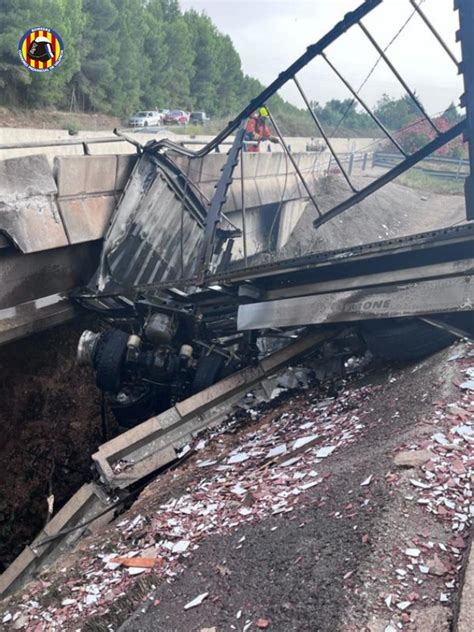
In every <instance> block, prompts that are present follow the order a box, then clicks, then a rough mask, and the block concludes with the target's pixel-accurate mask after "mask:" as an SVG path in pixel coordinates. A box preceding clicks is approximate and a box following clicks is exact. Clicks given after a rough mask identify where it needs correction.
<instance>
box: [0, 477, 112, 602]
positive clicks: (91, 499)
mask: <svg viewBox="0 0 474 632" xmlns="http://www.w3.org/2000/svg"><path fill="white" fill-rule="evenodd" d="M111 505H112V502H111V500H110V498H108V497H107V495H106V494H105V493H104V491H103V490H102V489H101V488H100V487H99V486H98V485H95V484H94V483H89V484H87V485H83V486H82V487H81V488H80V489H79V491H77V492H76V493H75V494H74V496H73V497H72V498H71V499H70V500H69V501H68V502H67V503H66V504H65V505H64V507H63V508H62V509H61V510H60V511H59V512H58V513H57V514H56V515H55V516H54V517H53V518H52V520H51V521H50V522H48V524H47V525H46V526H45V528H44V529H43V530H42V531H41V532H40V533H39V534H38V536H37V537H36V538H35V540H34V541H33V542H32V544H31V545H30V546H27V547H25V549H24V550H23V552H22V553H21V554H20V555H19V556H18V557H17V558H16V559H15V561H14V562H13V563H12V564H10V566H9V567H8V568H7V570H6V571H5V572H4V573H3V574H2V575H1V576H0V596H1V597H2V598H3V597H7V596H8V595H10V594H11V593H12V592H14V591H15V590H18V589H19V588H21V587H22V586H24V584H26V582H28V581H30V580H31V579H33V578H34V577H35V575H37V574H38V573H39V572H40V571H41V570H42V569H44V568H45V566H47V565H48V564H51V563H52V562H54V561H55V560H56V559H57V558H58V557H59V555H61V553H62V552H63V551H65V550H66V549H67V548H69V547H71V546H72V544H73V543H74V542H76V540H78V539H79V538H80V537H81V535H82V534H83V533H84V532H85V531H86V530H89V531H93V530H94V529H96V528H98V527H99V526H100V525H101V524H106V523H107V522H108V521H109V520H110V519H111V517H112V516H111V515H110V512H109V513H105V515H103V516H101V518H98V519H97V520H94V522H92V523H91V524H89V525H87V526H85V527H82V528H79V529H75V530H73V531H70V532H67V530H68V529H71V528H73V527H76V526H78V525H80V524H82V523H83V522H86V521H87V520H88V519H90V518H91V517H93V516H95V515H97V514H98V513H99V512H107V509H108V508H109V507H110V506H111ZM63 530H65V531H66V533H65V534H64V535H62V536H61V537H59V538H58V539H54V540H48V538H50V537H51V536H55V535H57V534H59V533H60V532H62V531H63ZM44 540H47V542H46V543H45V544H41V542H42V541H44Z"/></svg>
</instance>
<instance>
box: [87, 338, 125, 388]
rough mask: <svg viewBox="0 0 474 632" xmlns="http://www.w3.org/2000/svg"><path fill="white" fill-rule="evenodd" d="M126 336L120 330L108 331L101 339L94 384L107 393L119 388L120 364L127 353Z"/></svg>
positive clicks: (96, 358)
mask: <svg viewBox="0 0 474 632" xmlns="http://www.w3.org/2000/svg"><path fill="white" fill-rule="evenodd" d="M127 340H128V334H126V333H125V332H123V331H121V330H120V329H109V330H107V331H106V332H105V333H104V334H103V335H102V337H101V340H100V342H99V345H98V348H97V352H96V357H95V368H96V384H97V386H98V387H99V388H100V389H101V390H103V391H107V392H108V393H116V392H117V391H118V390H119V388H120V382H121V376H122V364H123V359H124V357H125V353H126V352H127Z"/></svg>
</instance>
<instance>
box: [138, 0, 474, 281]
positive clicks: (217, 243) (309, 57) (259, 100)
mask: <svg viewBox="0 0 474 632" xmlns="http://www.w3.org/2000/svg"><path fill="white" fill-rule="evenodd" d="M384 1H385V0H365V2H363V3H362V4H361V5H360V6H359V7H358V8H356V9H355V10H354V11H352V12H350V13H348V14H346V15H345V17H344V18H343V19H342V20H341V21H340V22H339V23H338V24H336V26H334V28H333V29H331V30H330V31H329V32H328V33H327V34H326V35H325V36H324V37H322V38H321V39H320V40H319V41H318V42H316V43H315V44H313V45H311V46H309V47H308V49H307V50H306V52H305V53H304V54H303V55H301V56H300V57H299V58H298V59H297V60H296V61H295V62H294V63H293V64H291V65H290V66H289V67H288V68H287V69H286V70H284V71H283V72H281V73H280V74H279V75H278V77H277V78H276V79H275V80H274V81H273V83H271V84H270V85H269V86H268V87H267V88H265V89H264V90H262V92H261V93H260V94H259V95H258V96H256V97H255V98H254V99H252V100H251V101H250V103H248V105H247V106H246V107H245V108H244V109H243V110H242V111H241V112H240V114H238V116H236V117H235V118H234V119H233V120H232V121H230V122H229V124H228V125H227V126H226V127H225V128H224V129H223V130H222V131H221V132H220V133H219V134H218V135H217V136H216V137H215V138H213V139H212V140H211V141H210V142H209V143H207V144H206V145H205V146H204V147H202V148H201V149H199V150H197V151H193V150H192V149H190V148H188V147H185V146H183V145H181V144H179V143H176V142H173V141H171V140H169V139H163V140H157V141H151V142H150V143H148V144H147V145H146V146H145V152H150V153H154V154H155V155H156V157H157V158H159V156H160V154H164V153H168V152H170V154H175V155H176V156H181V157H187V158H188V159H189V160H190V161H191V160H195V159H199V158H203V157H204V156H207V155H208V154H209V153H210V152H212V151H214V150H217V149H218V148H219V145H221V144H224V143H226V142H227V143H228V142H229V140H231V139H230V138H229V137H230V136H231V134H235V137H234V139H233V141H232V145H231V148H230V150H229V152H228V154H227V159H226V161H225V163H224V166H223V168H222V173H221V175H220V177H219V179H218V181H217V184H216V186H215V191H214V193H213V195H212V196H211V197H210V199H208V202H206V204H207V208H206V219H205V225H204V228H203V230H204V236H203V239H202V240H201V242H200V245H199V253H198V254H197V265H196V268H195V272H194V274H193V278H192V279H181V280H179V282H178V283H177V285H182V286H184V285H186V283H187V284H188V285H190V284H193V285H204V284H205V282H206V278H207V277H208V276H209V275H210V274H212V273H213V272H214V271H215V269H216V266H217V263H216V261H217V259H218V257H217V254H218V253H222V252H223V250H222V249H223V243H222V232H223V231H219V230H218V225H219V222H220V221H221V220H222V218H223V210H224V206H225V203H226V200H227V194H228V190H229V187H230V185H231V183H232V180H233V175H234V171H235V168H236V166H237V165H238V164H239V163H240V164H241V175H242V174H243V172H244V166H243V164H242V162H243V157H244V153H243V151H244V142H245V138H244V137H245V126H246V122H247V120H248V117H249V116H250V115H251V114H252V112H254V111H255V110H256V109H258V108H259V107H262V106H265V107H266V108H267V110H268V111H269V116H270V120H271V123H272V125H273V128H274V130H275V133H276V136H277V137H278V139H279V142H280V147H281V150H282V151H283V152H284V154H285V159H286V160H287V164H288V165H289V164H290V163H291V165H292V167H293V169H294V174H295V177H297V179H298V181H299V182H300V183H301V186H302V190H303V191H304V196H305V197H307V199H308V201H310V202H311V203H312V204H313V206H314V208H315V209H316V212H317V217H316V219H315V220H314V227H315V228H318V227H320V226H322V225H323V224H325V223H326V222H328V221H330V220H331V219H333V218H335V217H337V216H338V215H340V214H341V213H343V212H345V211H347V210H348V209H349V208H351V207H352V206H354V205H355V204H357V203H359V202H361V201H362V200H364V199H365V198H366V197H367V196H369V195H371V194H372V193H374V192H376V191H377V190H379V189H380V188H381V187H383V186H385V185H386V184H387V183H389V182H391V181H392V180H394V179H395V178H397V177H398V176H400V175H401V174H402V173H404V172H405V171H407V170H408V169H410V168H412V167H413V166H414V165H416V164H417V163H418V162H420V161H422V160H423V159H425V158H427V157H428V156H429V155H430V154H432V153H433V152H435V151H437V150H438V149H440V148H441V147H443V146H444V145H446V144H447V143H449V142H450V141H452V140H453V139H455V138H456V137H458V136H459V135H461V134H463V133H465V134H467V131H468V121H471V118H472V112H471V113H470V114H469V106H470V100H469V99H468V98H465V99H464V101H462V102H461V103H462V105H464V106H465V107H466V108H467V109H468V117H467V119H463V120H461V121H460V122H458V123H456V124H454V125H452V126H451V127H450V128H449V129H447V130H441V129H439V127H438V125H437V124H436V120H435V119H433V118H432V117H430V116H429V114H428V113H427V111H426V110H425V108H424V106H423V105H422V103H421V101H420V100H419V98H418V97H417V95H416V92H415V91H414V90H412V89H411V87H410V86H409V84H408V82H407V81H406V79H405V78H404V77H403V76H402V74H401V73H400V72H399V71H398V69H397V68H396V66H395V65H394V63H393V62H392V60H391V58H390V57H389V56H388V54H387V50H388V48H389V47H390V45H391V44H392V43H393V42H394V41H395V39H396V38H397V37H398V35H400V33H401V32H402V31H403V30H404V28H405V27H406V25H407V24H408V22H409V21H410V20H411V19H412V17H414V16H418V18H419V19H420V21H421V23H422V24H423V25H424V26H425V27H426V29H427V32H428V33H429V34H430V36H431V34H432V35H434V37H435V39H436V41H437V42H438V43H439V45H440V46H441V48H442V49H443V51H444V52H445V53H446V55H447V56H448V57H449V59H450V60H451V61H453V62H454V64H455V67H456V69H457V70H458V72H460V73H464V75H465V81H466V84H467V76H468V73H469V76H470V77H472V73H473V70H472V68H473V67H474V63H473V61H472V59H473V58H472V57H471V56H470V53H469V54H468V56H467V57H465V58H464V60H463V62H462V63H459V62H458V61H457V59H456V57H455V56H454V54H453V53H452V52H451V51H450V49H449V47H448V46H447V44H446V43H445V42H444V40H443V39H442V37H441V36H440V34H439V33H438V32H437V30H436V29H435V27H434V26H433V25H432V23H431V22H430V21H429V19H428V17H427V15H426V14H425V13H424V12H423V11H422V10H421V8H420V5H421V4H422V3H423V2H424V0H406V1H407V5H408V6H409V5H411V6H412V9H413V10H412V12H411V15H410V16H409V17H408V20H407V21H406V22H405V24H404V25H403V26H402V28H401V29H400V30H399V32H398V33H397V34H396V35H395V37H394V38H393V39H392V40H391V42H390V43H389V44H388V45H387V46H385V47H382V46H381V45H380V44H379V42H378V41H377V39H376V37H375V36H374V35H373V34H372V33H371V32H370V31H369V29H368V28H367V26H366V24H364V23H363V22H362V20H363V19H364V18H365V17H367V16H368V15H369V14H371V13H372V12H373V11H374V9H376V8H377V7H379V6H380V5H382V4H383V3H384ZM457 4H458V7H457V8H459V9H460V12H459V13H460V22H461V30H460V33H461V35H462V34H464V35H465V36H466V35H467V36H468V37H470V35H471V34H472V24H470V25H469V27H466V26H464V28H463V19H464V20H465V19H466V18H469V16H470V14H471V13H472V11H471V9H469V8H468V7H466V6H464V5H465V3H464V0H457ZM467 4H469V2H468V3H467ZM471 8H472V7H471ZM353 27H358V28H359V29H360V32H361V33H362V34H363V36H364V38H365V40H366V41H367V42H368V43H369V44H370V46H371V47H372V48H373V49H374V51H375V52H376V54H377V56H378V59H377V62H376V64H375V66H374V67H373V68H372V69H371V71H370V73H369V75H368V77H367V78H366V80H365V81H364V82H363V84H362V85H361V86H360V87H359V89H355V88H354V87H353V86H352V85H351V83H350V82H349V81H348V80H347V78H346V77H345V76H344V74H343V73H342V72H341V70H340V69H339V68H338V67H336V65H335V64H334V63H333V61H332V60H331V59H330V58H329V56H328V54H327V51H326V49H327V48H328V47H329V46H330V45H331V44H333V43H334V42H336V40H338V39H339V38H340V37H341V36H342V35H344V34H345V33H346V32H347V31H348V30H349V29H353ZM471 49H472V46H471V44H465V43H463V51H465V52H466V51H471ZM318 57H319V58H320V59H322V60H323V61H324V63H325V64H326V66H327V67H328V68H329V70H330V71H331V72H332V73H333V74H334V76H335V77H336V79H337V80H339V81H340V82H341V83H342V84H343V85H344V86H345V87H346V88H347V89H348V90H349V92H350V94H351V95H352V101H351V104H350V107H352V106H353V105H355V104H356V105H358V106H360V107H361V108H362V109H363V110H364V111H365V112H366V113H367V114H368V115H369V116H370V118H371V120H372V122H373V123H374V124H375V125H376V126H377V128H378V129H379V130H380V133H381V134H382V138H384V139H385V141H386V142H388V143H389V144H391V145H392V146H393V147H394V149H395V150H396V151H397V152H398V153H399V154H400V157H401V160H400V162H399V163H398V164H396V165H394V166H393V167H392V168H390V169H389V170H388V171H387V172H385V173H384V174H382V175H380V176H379V177H375V179H373V180H372V181H371V182H370V183H369V184H367V185H366V186H363V188H361V189H358V188H357V186H356V185H355V183H354V182H353V179H352V178H351V173H350V169H346V166H345V164H344V161H343V160H341V158H340V156H339V155H338V154H337V152H336V151H335V148H334V146H333V143H332V142H331V134H329V133H328V132H327V130H325V128H324V126H323V124H322V122H321V121H320V119H319V118H318V116H317V114H316V113H315V111H314V108H312V107H311V103H310V101H309V99H308V96H307V94H306V92H305V90H304V88H303V86H302V82H301V80H300V77H299V76H298V73H299V72H300V71H301V70H303V69H304V68H305V67H306V66H308V64H309V63H310V62H311V61H313V60H314V59H315V58H318ZM379 62H383V63H384V65H385V66H386V67H387V68H388V70H389V71H390V73H391V74H392V75H393V76H394V78H395V79H396V81H397V82H398V83H399V85H400V86H401V87H402V89H403V91H404V92H405V94H406V95H407V98H408V99H409V101H410V102H411V103H412V105H413V107H414V109H415V110H417V111H418V112H419V115H420V120H421V121H424V123H425V125H427V126H428V127H429V129H430V130H431V135H432V136H433V138H432V139H431V140H429V142H426V143H425V144H423V146H421V147H420V148H418V149H417V150H416V151H414V152H413V153H409V152H408V151H406V150H405V148H404V147H403V143H402V142H401V141H400V140H398V139H397V137H396V135H394V134H393V133H392V132H391V131H390V130H389V129H388V128H387V126H386V125H384V124H383V122H382V121H381V120H380V119H379V117H378V116H377V115H376V113H375V112H374V111H373V110H372V109H371V108H370V106H369V105H368V104H367V103H366V101H365V100H364V99H363V98H362V97H361V96H360V90H361V88H362V87H363V86H364V85H365V83H366V82H367V79H368V78H369V77H370V75H371V74H372V73H373V71H374V69H375V67H376V66H377V64H378V63H379ZM290 83H291V84H293V86H294V87H295V88H296V90H297V93H298V94H299V95H300V97H301V99H302V101H303V103H304V105H305V107H306V110H307V112H308V114H309V117H310V119H311V120H312V122H313V123H314V126H315V131H316V132H317V133H319V135H320V136H321V138H322V139H323V141H324V143H325V145H326V147H327V149H328V151H329V154H330V156H331V160H332V161H334V163H335V164H336V165H337V168H338V170H339V172H340V173H341V174H342V176H343V178H344V180H345V181H346V183H347V185H348V187H349V190H350V195H349V197H348V198H347V199H345V200H344V201H343V202H340V203H338V204H336V205H335V206H333V207H332V208H330V209H329V210H327V211H325V212H322V210H321V208H320V206H319V204H318V200H317V196H316V195H315V192H314V190H313V188H312V187H311V186H310V184H309V183H308V180H307V177H305V175H304V173H303V172H302V171H301V169H300V168H299V167H298V163H297V161H296V160H295V159H294V157H293V155H292V153H291V149H290V146H289V145H288V144H287V142H286V141H285V138H284V137H283V134H282V133H281V131H280V127H279V124H278V122H277V120H276V117H275V114H274V111H273V108H272V103H271V98H272V97H273V96H274V95H276V94H277V93H278V91H279V90H280V89H281V88H282V87H284V86H286V85H287V84H290ZM466 94H467V95H468V96H469V94H470V93H469V91H468V90H466ZM346 113H347V112H346ZM344 116H345V115H344ZM344 116H343V118H344ZM341 122H342V119H341V121H340V123H341ZM340 123H339V124H338V127H339V125H340ZM471 160H472V153H471ZM185 171H186V170H182V171H181V173H180V176H179V177H180V178H181V179H182V180H183V181H184V180H186V178H187V175H186V173H185ZM241 182H242V231H243V233H244V235H243V244H244V263H246V262H247V248H246V235H245V233H246V222H245V206H246V204H245V191H244V179H243V178H241ZM203 204H204V202H203ZM151 286H155V287H160V283H159V282H153V283H151Z"/></svg>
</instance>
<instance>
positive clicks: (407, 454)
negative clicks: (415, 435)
mask: <svg viewBox="0 0 474 632" xmlns="http://www.w3.org/2000/svg"><path fill="white" fill-rule="evenodd" d="M432 456H433V453H432V452H431V450H406V451H404V452H399V453H398V454H397V455H395V458H394V459H393V462H394V463H395V465H397V466H398V467H406V468H412V467H420V466H421V465H424V464H425V463H426V462H427V461H429V460H430V459H431V458H432Z"/></svg>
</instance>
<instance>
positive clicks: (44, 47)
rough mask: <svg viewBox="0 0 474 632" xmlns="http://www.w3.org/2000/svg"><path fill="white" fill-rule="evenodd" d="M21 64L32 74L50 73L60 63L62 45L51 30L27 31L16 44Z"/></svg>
mask: <svg viewBox="0 0 474 632" xmlns="http://www.w3.org/2000/svg"><path fill="white" fill-rule="evenodd" d="M18 54H19V56H20V60H21V63H22V64H23V65H24V66H25V67H26V68H28V70H31V71H33V72H50V71H51V70H54V69H55V68H56V66H58V65H59V64H60V63H61V60H62V58H63V55H64V45H63V41H62V39H61V38H60V36H59V35H58V34H57V33H56V31H53V30H52V29H49V28H46V27H44V26H37V27H35V28H32V29H29V31H26V33H25V34H24V35H23V37H22V38H21V40H20V43H19V44H18Z"/></svg>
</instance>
